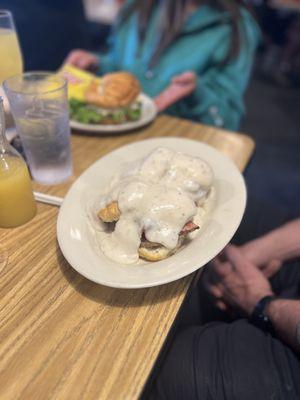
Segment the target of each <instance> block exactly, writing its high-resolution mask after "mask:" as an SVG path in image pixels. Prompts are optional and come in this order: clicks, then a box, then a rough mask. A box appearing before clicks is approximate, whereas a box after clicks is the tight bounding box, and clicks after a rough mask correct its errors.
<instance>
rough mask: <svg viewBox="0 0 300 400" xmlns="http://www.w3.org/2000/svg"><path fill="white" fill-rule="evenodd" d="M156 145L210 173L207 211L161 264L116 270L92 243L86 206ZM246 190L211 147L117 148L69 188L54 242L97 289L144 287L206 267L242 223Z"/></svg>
mask: <svg viewBox="0 0 300 400" xmlns="http://www.w3.org/2000/svg"><path fill="white" fill-rule="evenodd" d="M159 146H164V147H169V148H170V149H173V150H176V151H181V152H183V153H187V154H190V155H192V156H199V157H201V158H202V159H204V160H205V161H207V162H208V163H209V164H210V165H211V167H212V169H213V171H214V174H215V189H216V200H215V204H214V207H213V210H212V212H211V214H210V215H209V217H208V218H207V220H206V223H205V224H204V226H203V227H202V229H201V231H200V232H199V235H198V236H197V237H195V238H194V239H193V240H192V241H191V242H190V243H189V244H188V245H187V246H186V247H184V248H183V249H182V250H181V251H180V252H178V253H177V254H175V255H173V256H171V257H170V258H167V259H165V260H163V261H159V262H155V263H149V262H142V261H141V262H140V263H139V264H136V265H122V264H118V263H116V262H114V261H111V260H110V259H108V258H107V257H106V256H104V254H103V253H102V252H101V250H100V249H99V246H98V245H97V244H96V243H95V237H94V236H93V233H92V230H91V228H90V224H89V220H88V217H87V211H86V209H87V207H86V206H87V202H88V200H90V199H91V198H93V196H99V194H101V193H102V192H103V191H104V189H105V187H106V186H107V184H108V183H109V181H110V179H111V177H112V175H113V174H114V173H116V172H118V171H120V168H121V166H122V164H123V163H125V162H128V161H130V160H135V159H138V158H140V157H143V156H146V155H147V154H149V152H151V151H152V150H154V149H155V148H157V147H159ZM245 205H246V188H245V183H244V179H243V177H242V175H241V174H240V172H239V171H238V169H237V168H236V166H235V165H234V164H233V163H232V161H231V160H229V158H227V157H226V156H224V155H223V154H221V153H220V152H218V151H217V150H215V149H214V148H212V147H210V146H208V145H206V144H204V143H201V142H198V141H195V140H189V139H179V138H158V139H148V140H143V141H140V142H136V143H132V144H129V145H126V146H123V147H121V148H119V149H117V150H115V151H113V152H111V153H109V154H107V155H106V156H105V157H103V158H101V159H99V160H98V161H96V162H95V163H94V164H93V165H92V166H91V167H89V168H88V169H87V170H86V171H85V172H84V173H83V174H82V175H81V176H80V177H79V178H78V179H77V180H76V182H74V184H73V185H72V187H71V189H70V190H69V192H68V194H67V196H66V197H65V199H64V202H63V205H62V207H61V209H60V212H59V216H58V221H57V237H58V243H59V246H60V248H61V251H62V252H63V254H64V256H65V258H66V259H67V261H68V262H69V263H70V264H71V266H72V267H73V268H74V269H75V270H76V271H77V272H79V273H80V274H81V275H83V276H85V277H86V278H88V279H90V280H91V281H94V282H97V283H100V284H102V285H106V286H111V287H117V288H144V287H150V286H156V285H161V284H164V283H167V282H171V281H174V280H176V279H179V278H182V277H183V276H185V275H188V274H190V273H192V272H194V271H196V270H197V269H198V268H200V267H202V266H203V265H205V264H206V263H207V262H209V261H210V260H211V259H212V258H213V257H214V256H216V255H217V254H218V253H219V252H220V251H221V250H222V249H223V248H224V247H225V246H226V244H227V243H228V242H229V241H230V239H231V238H232V236H233V234H234V233H235V231H236V229H237V228H238V226H239V224H240V221H241V219H242V216H243V213H244V210H245Z"/></svg>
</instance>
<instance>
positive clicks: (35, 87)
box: [3, 72, 72, 185]
mask: <svg viewBox="0 0 300 400" xmlns="http://www.w3.org/2000/svg"><path fill="white" fill-rule="evenodd" d="M3 87H4V90H5V93H6V95H7V98H8V101H9V104H10V109H11V112H12V115H13V118H14V120H15V124H16V128H17V131H18V133H19V135H20V137H21V141H22V144H23V147H24V151H25V155H26V158H27V161H28V164H29V168H30V171H31V174H32V177H33V179H34V180H35V181H37V182H38V183H41V184H45V185H53V184H57V183H61V182H63V181H65V180H67V179H68V178H69V177H70V176H71V175H72V161H71V150H70V125H69V109H68V99H67V81H66V80H65V79H64V78H63V77H62V76H60V75H55V74H51V73H46V72H29V73H25V74H21V75H16V76H13V77H11V78H9V79H7V80H5V81H4V82H3Z"/></svg>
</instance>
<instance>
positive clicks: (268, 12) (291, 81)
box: [0, 0, 300, 215]
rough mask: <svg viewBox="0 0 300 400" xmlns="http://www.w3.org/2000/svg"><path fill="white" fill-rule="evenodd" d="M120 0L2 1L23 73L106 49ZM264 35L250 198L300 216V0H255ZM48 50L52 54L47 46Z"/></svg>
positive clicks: (246, 122)
mask: <svg viewBox="0 0 300 400" xmlns="http://www.w3.org/2000/svg"><path fill="white" fill-rule="evenodd" d="M121 3H122V0H64V1H61V0H27V1H26V7H24V5H25V4H24V2H21V1H20V0H0V8H6V9H9V10H11V11H12V13H13V15H14V18H15V22H16V25H17V31H18V33H19V39H20V42H21V47H22V51H23V55H24V62H25V70H55V69H57V68H59V67H60V65H61V64H62V62H63V60H64V59H65V57H66V55H67V54H68V52H69V51H70V50H72V49H74V48H84V49H89V50H92V51H101V50H104V49H105V47H106V40H107V37H108V34H109V32H110V29H111V25H112V23H113V21H114V20H115V17H116V14H117V12H118V9H119V7H120V5H121ZM252 5H253V7H254V10H255V13H256V16H257V19H258V22H259V24H260V26H261V29H262V32H263V40H262V43H261V45H260V48H259V50H258V52H257V57H256V63H255V67H254V70H253V75H252V80H251V83H250V85H249V88H248V91H247V93H246V115H245V117H244V119H243V122H242V125H241V129H240V131H241V132H245V133H247V134H249V135H251V136H252V137H253V138H254V140H255V142H256V152H255V154H254V157H253V159H252V161H251V163H250V165H249V166H248V168H247V170H246V173H245V177H246V181H247V185H248V191H249V193H251V195H252V196H255V197H256V198H257V199H259V200H262V201H264V202H266V203H272V204H273V205H278V206H281V207H284V208H288V209H289V210H290V211H292V212H293V213H296V214H297V215H300V201H299V200H300V0H269V1H263V0H252ZM45 50H46V51H45Z"/></svg>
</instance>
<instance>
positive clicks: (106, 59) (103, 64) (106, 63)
mask: <svg viewBox="0 0 300 400" xmlns="http://www.w3.org/2000/svg"><path fill="white" fill-rule="evenodd" d="M115 41H116V37H115V32H112V33H111V36H110V37H109V39H108V50H107V52H106V53H105V54H99V55H98V57H99V70H98V74H99V75H104V74H107V73H108V72H113V71H116V70H117V69H118V67H117V65H118V64H117V55H118V54H117V51H116V43H115Z"/></svg>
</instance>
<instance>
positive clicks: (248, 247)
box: [240, 218, 300, 266]
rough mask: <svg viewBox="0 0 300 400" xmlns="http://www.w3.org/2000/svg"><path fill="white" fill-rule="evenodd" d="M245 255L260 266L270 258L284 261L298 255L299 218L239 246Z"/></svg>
mask: <svg viewBox="0 0 300 400" xmlns="http://www.w3.org/2000/svg"><path fill="white" fill-rule="evenodd" d="M240 250H241V251H242V252H243V254H244V255H245V257H246V258H247V259H248V260H249V261H250V262H252V263H253V264H255V265H258V266H262V265H265V264H267V263H268V262H270V261H271V260H280V261H285V260H288V259H292V258H295V257H299V256H300V218H299V219H296V220H294V221H292V222H289V223H287V224H285V225H282V226H281V227H279V228H277V229H274V230H272V231H271V232H269V233H267V234H266V235H264V236H261V237H259V238H257V239H254V240H251V241H250V242H248V243H246V244H244V245H243V246H241V247H240Z"/></svg>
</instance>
